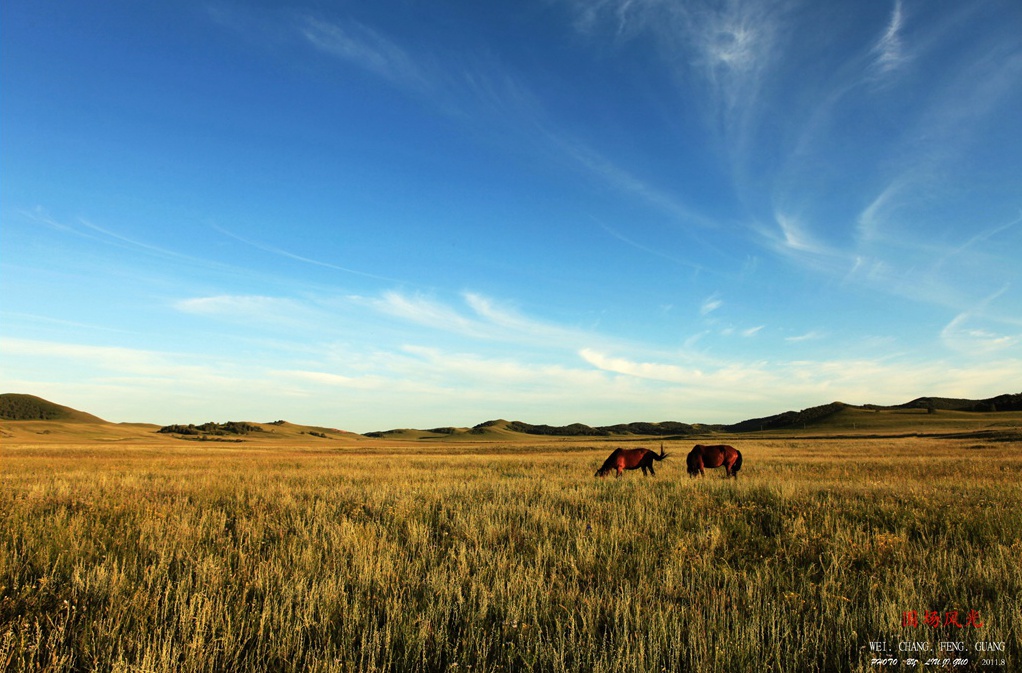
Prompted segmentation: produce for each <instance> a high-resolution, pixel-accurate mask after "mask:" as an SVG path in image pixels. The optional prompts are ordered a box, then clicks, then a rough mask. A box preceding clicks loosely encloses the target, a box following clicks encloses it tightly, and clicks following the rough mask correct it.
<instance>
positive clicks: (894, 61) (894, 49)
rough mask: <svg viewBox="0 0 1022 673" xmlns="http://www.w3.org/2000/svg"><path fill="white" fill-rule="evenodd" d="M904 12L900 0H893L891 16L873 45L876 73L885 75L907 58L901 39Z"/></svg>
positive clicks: (899, 66) (901, 64)
mask: <svg viewBox="0 0 1022 673" xmlns="http://www.w3.org/2000/svg"><path fill="white" fill-rule="evenodd" d="M904 22H905V12H904V9H903V7H902V4H901V0H895V3H894V7H893V8H892V9H891V16H890V19H889V20H888V22H887V27H886V28H885V29H884V32H883V35H881V36H880V38H879V39H878V40H877V42H876V44H874V45H873V48H872V50H871V51H872V53H873V57H874V58H873V68H874V69H875V70H876V71H877V73H878V75H880V76H885V75H888V74H890V73H892V72H894V71H895V70H897V69H899V68H901V67H902V66H903V65H904V64H905V63H906V61H908V60H909V57H908V55H907V54H906V51H905V45H904V40H903V39H902V28H903V25H904Z"/></svg>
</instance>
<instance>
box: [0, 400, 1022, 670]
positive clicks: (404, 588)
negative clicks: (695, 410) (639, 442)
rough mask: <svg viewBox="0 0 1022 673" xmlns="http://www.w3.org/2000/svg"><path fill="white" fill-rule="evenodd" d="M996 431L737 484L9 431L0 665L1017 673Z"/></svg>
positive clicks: (780, 448)
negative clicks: (961, 648) (888, 657)
mask: <svg viewBox="0 0 1022 673" xmlns="http://www.w3.org/2000/svg"><path fill="white" fill-rule="evenodd" d="M860 422H862V421H858V420H855V421H852V423H853V424H854V425H855V427H856V429H858V428H859V426H858V424H859V423H860ZM885 429H887V430H889V429H890V428H889V427H887V426H885ZM996 439H998V438H997V437H992V436H991V437H988V436H986V435H984V434H983V433H979V434H977V435H976V436H974V437H971V438H965V439H962V438H958V439H947V438H939V437H933V436H927V437H912V436H905V437H888V438H848V437H831V438H797V437H795V438H792V437H780V436H770V435H763V436H758V437H747V438H744V439H731V440H729V441H731V443H734V444H735V445H736V446H738V447H739V448H740V449H741V450H742V451H743V453H744V455H745V467H744V468H743V471H742V475H741V478H740V479H739V480H738V481H737V482H736V481H725V480H723V479H721V478H720V477H719V475H718V474H713V473H711V476H709V477H708V478H705V479H702V480H696V481H692V480H690V479H689V478H688V477H687V475H685V472H684V462H683V454H684V453H685V451H686V450H687V449H688V448H689V447H690V446H691V444H692V443H693V442H692V441H688V440H686V441H685V442H668V444H667V450H668V451H669V452H673V453H674V458H673V459H669V460H668V461H667V462H665V463H662V464H661V465H658V471H657V474H658V476H657V477H655V478H643V477H642V476H641V475H639V474H638V473H629V474H627V475H626V476H625V477H624V478H623V479H620V480H614V479H608V480H598V479H594V478H593V477H592V474H593V471H594V470H595V468H596V467H597V466H598V465H599V464H600V463H601V462H602V460H603V458H605V457H606V455H607V454H608V453H609V452H610V450H611V449H612V448H613V447H614V446H615V445H616V443H615V442H613V441H612V442H610V443H607V442H601V441H588V442H586V441H574V442H565V441H556V442H554V441H550V442H544V443H534V444H523V443H515V444H501V443H489V444H479V445H473V444H471V443H469V442H466V441H460V442H454V443H447V444H445V443H442V442H430V443H428V445H427V446H425V447H424V446H423V444H422V443H421V442H420V443H418V444H416V443H402V442H391V443H389V444H388V443H386V442H376V443H370V444H363V443H359V442H348V443H345V442H334V443H330V442H322V443H315V442H311V441H308V442H305V443H304V444H301V445H298V444H297V443H296V444H293V445H291V446H290V447H288V446H281V445H258V444H253V445H248V444H239V445H233V444H223V445H212V444H210V445H207V444H199V443H195V442H183V441H176V442H174V441H164V440H163V439H162V438H161V439H160V441H153V442H152V443H151V444H147V443H137V442H136V443H133V444H130V445H125V444H123V443H118V442H112V441H111V442H106V443H101V442H95V441H90V442H88V443H84V444H81V445H73V444H69V443H66V442H63V443H61V442H41V443H40V442H35V443H33V444H22V443H17V442H15V441H11V440H7V441H5V442H4V445H3V448H2V452H3V453H2V460H3V467H2V472H0V669H3V668H7V669H8V670H14V671H21V670H26V671H27V670H32V671H34V670H53V671H65V670H67V671H77V670H81V671H85V670H115V671H225V670H231V671H259V670H272V671H375V670H393V671H469V670H471V671H523V670H524V671H533V670H535V671H579V670H585V671H660V670H669V671H875V670H879V669H877V668H876V667H875V666H873V665H871V660H872V659H873V658H874V657H875V656H876V655H875V654H873V653H872V652H870V650H869V647H868V643H869V642H870V641H886V642H887V643H888V644H889V645H891V646H892V647H894V648H896V647H897V643H898V642H899V641H912V642H915V641H928V642H930V643H931V644H932V646H933V647H936V643H937V641H940V640H948V641H964V642H966V643H967V645H968V646H969V648H970V651H969V652H967V653H965V654H964V656H965V657H967V658H968V659H969V660H970V663H969V665H968V666H958V667H955V668H954V669H953V670H979V669H982V670H1003V671H1011V670H1020V669H1022V447H1020V445H1019V443H1018V442H1011V441H995V440H996ZM1001 439H1003V437H1002V438H1001ZM656 443H657V444H658V443H659V440H656ZM930 610H933V611H938V612H939V613H940V615H941V616H942V617H943V616H944V615H945V614H946V613H947V612H950V611H958V612H959V614H960V617H959V619H960V621H961V622H962V623H963V624H964V623H965V620H966V615H967V613H968V612H969V611H971V610H975V611H976V613H977V614H978V617H979V619H980V621H981V622H982V623H983V626H982V628H974V627H970V626H967V627H965V628H962V629H958V628H956V627H954V626H948V627H940V628H932V627H929V626H926V625H925V624H924V623H923V621H922V620H923V615H924V613H925V612H926V611H930ZM910 611H916V612H917V613H918V615H919V619H920V626H918V627H911V626H906V627H903V626H902V618H903V615H904V613H906V612H910ZM981 641H982V642H1003V643H1005V652H1001V653H997V654H996V656H995V657H991V658H994V659H996V660H1001V659H1003V660H1005V665H1004V666H999V665H998V666H993V667H984V666H982V665H981V657H980V655H979V654H977V653H976V652H975V651H971V648H972V645H973V643H975V642H981ZM895 656H899V653H895ZM929 656H938V653H930V654H927V653H919V659H920V660H925V659H926V658H928V657H929ZM939 656H943V654H942V653H941V654H940V655H939ZM900 658H904V655H901V656H900ZM884 670H901V669H900V668H898V667H886V668H885V669H884ZM905 670H908V669H905ZM914 670H935V669H934V668H933V667H929V668H925V669H924V668H923V667H922V666H920V667H917V668H916V669H914ZM948 670H950V669H948Z"/></svg>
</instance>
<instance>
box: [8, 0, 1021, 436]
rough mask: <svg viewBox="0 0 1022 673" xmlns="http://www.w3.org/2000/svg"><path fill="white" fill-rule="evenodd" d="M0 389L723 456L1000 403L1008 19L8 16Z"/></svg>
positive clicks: (318, 6)
mask: <svg viewBox="0 0 1022 673" xmlns="http://www.w3.org/2000/svg"><path fill="white" fill-rule="evenodd" d="M0 32H2V37H0V73H2V79H0V114H2V118H0V150H2V153H0V387H2V388H3V391H5V392H25V393H32V394H36V395H40V396H43V397H46V398H48V399H52V400H54V401H56V402H59V403H62V404H67V405H69V406H73V407H76V408H79V409H83V410H86V411H89V412H91V413H95V414H97V415H99V416H102V417H104V418H107V419H108V420H113V421H148V422H155V423H161V424H165V423H175V422H203V421H206V420H221V421H223V420H229V419H231V420H257V421H258V420H261V421H270V420H276V419H278V418H285V419H287V420H291V421H294V422H300V423H310V424H322V425H328V426H332V427H340V428H344V429H349V430H354V431H359V432H365V431H369V430H377V429H387V428H394V427H435V426H441V425H461V426H463V425H474V424H476V423H479V422H482V421H485V420H489V419H493V418H509V419H517V420H523V421H527V422H532V423H550V424H560V423H569V422H583V423H588V424H591V425H602V424H609V423H617V422H627V421H636V420H646V421H659V420H679V421H687V422H730V421H738V420H741V419H745V418H750V417H755V416H760V415H765V414H771V413H776V412H780V411H784V410H786V409H792V408H796V409H797V408H802V407H806V406H811V405H815V404H822V403H826V402H830V401H833V400H841V401H845V402H849V403H867V402H873V403H900V402H905V401H908V400H910V399H912V398H914V397H917V396H921V395H940V396H955V397H958V396H962V397H977V398H978V397H988V396H993V395H996V394H1000V393H1005V392H1018V391H1019V390H1020V389H1022V388H1020V385H1019V382H1020V381H1022V283H1020V281H1022V264H1020V260H1022V5H1020V4H1019V3H1018V2H1016V1H1015V0H1003V1H997V0H993V1H990V2H970V3H960V2H940V1H933V0H927V1H925V2H923V1H915V2H910V1H908V0H905V1H894V2H868V3H863V2H851V1H848V2H827V3H819V2H785V1H777V2H772V1H770V2H766V1H757V2H749V1H742V0H730V1H727V2H703V1H693V2H667V1H663V0H602V1H601V0H595V1H587V2H582V1H575V0H539V1H535V2H514V3H510V2H509V3H478V2H439V3H438V2H430V3H425V2H415V1H412V0H403V1H401V2H393V1H385V2H374V3H356V2H348V3H343V2H338V3H318V2H315V3H313V2H309V3H302V2H289V3H282V4H279V5H278V4H276V3H272V2H262V3H229V2H210V3H205V4H204V3H137V2H116V1H115V2H103V3H93V2H76V3H56V2H28V1H25V0H14V1H12V2H7V3H4V4H3V5H2V7H0Z"/></svg>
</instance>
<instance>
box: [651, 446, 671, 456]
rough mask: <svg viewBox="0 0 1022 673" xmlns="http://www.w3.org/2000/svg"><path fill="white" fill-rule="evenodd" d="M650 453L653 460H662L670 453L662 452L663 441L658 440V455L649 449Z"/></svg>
mask: <svg viewBox="0 0 1022 673" xmlns="http://www.w3.org/2000/svg"><path fill="white" fill-rule="evenodd" d="M650 454H651V455H652V456H653V460H663V459H664V458H667V457H668V456H670V455H671V454H669V453H664V443H663V442H660V455H659V456H658V455H657V454H655V453H653V452H652V451H650Z"/></svg>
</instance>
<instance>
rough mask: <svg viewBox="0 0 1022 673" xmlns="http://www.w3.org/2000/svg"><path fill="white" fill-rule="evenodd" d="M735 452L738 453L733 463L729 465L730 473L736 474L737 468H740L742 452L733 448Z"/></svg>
mask: <svg viewBox="0 0 1022 673" xmlns="http://www.w3.org/2000/svg"><path fill="white" fill-rule="evenodd" d="M735 453H737V454H738V458H737V459H736V460H735V464H734V465H732V466H731V474H735V475H737V474H738V470H740V469H742V452H741V451H739V450H738V449H735Z"/></svg>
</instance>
